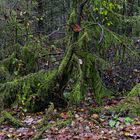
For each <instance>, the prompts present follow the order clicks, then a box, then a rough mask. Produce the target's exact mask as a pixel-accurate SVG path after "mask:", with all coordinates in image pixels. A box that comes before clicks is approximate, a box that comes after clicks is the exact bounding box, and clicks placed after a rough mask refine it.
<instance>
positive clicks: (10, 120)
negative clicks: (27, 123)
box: [1, 111, 23, 127]
mask: <svg viewBox="0 0 140 140" xmlns="http://www.w3.org/2000/svg"><path fill="white" fill-rule="evenodd" d="M2 115H3V117H2V120H1V123H3V122H5V121H6V122H7V123H10V124H11V125H13V126H15V127H22V126H23V124H22V123H21V122H20V121H19V120H18V119H17V118H14V117H13V116H12V115H11V114H10V113H8V112H6V111H3V112H2Z"/></svg>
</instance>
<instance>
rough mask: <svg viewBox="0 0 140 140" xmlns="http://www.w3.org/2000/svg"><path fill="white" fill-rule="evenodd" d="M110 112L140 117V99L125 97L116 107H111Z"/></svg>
mask: <svg viewBox="0 0 140 140" xmlns="http://www.w3.org/2000/svg"><path fill="white" fill-rule="evenodd" d="M109 110H110V111H113V112H114V111H115V112H123V113H125V112H126V113H128V115H130V116H139V115H140V99H139V98H138V97H137V96H134V97H126V98H125V99H124V100H122V101H121V102H120V103H119V104H118V105H115V106H114V107H111V108H110V109H109Z"/></svg>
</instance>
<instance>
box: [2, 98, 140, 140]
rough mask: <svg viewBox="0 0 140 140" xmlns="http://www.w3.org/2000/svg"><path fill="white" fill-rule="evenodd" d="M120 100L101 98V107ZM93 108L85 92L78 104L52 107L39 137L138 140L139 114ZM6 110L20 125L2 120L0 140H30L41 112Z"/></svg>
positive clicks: (40, 117) (79, 139) (84, 139)
mask: <svg viewBox="0 0 140 140" xmlns="http://www.w3.org/2000/svg"><path fill="white" fill-rule="evenodd" d="M121 100H122V98H120V97H118V98H112V99H109V98H105V99H104V105H103V107H102V108H104V109H105V110H106V109H108V108H109V107H110V106H114V105H116V104H118V103H119V102H120V101H121ZM96 107H97V105H96V103H95V101H94V100H93V99H92V97H91V95H89V96H88V97H86V98H85V100H84V101H83V102H82V103H81V104H80V105H79V106H72V107H69V108H68V109H59V110H55V114H57V115H56V116H51V119H50V120H49V123H48V124H49V126H50V127H48V129H46V130H45V131H44V133H43V134H42V135H41V136H42V138H41V140H110V139H111V140H128V139H130V140H131V139H132V140H135V139H137V140H138V139H139V140H140V118H139V117H134V116H133V117H128V116H127V115H126V114H125V115H124V114H113V113H109V112H107V111H102V112H100V111H99V110H100V109H99V108H98V109H97V108H96ZM7 111H8V112H9V111H10V112H12V114H14V115H13V116H15V117H17V118H18V119H20V121H21V122H22V123H23V126H22V127H20V128H15V127H13V126H12V125H10V124H8V123H4V124H3V125H1V126H0V140H30V139H32V138H33V137H34V136H35V135H36V133H37V132H38V130H37V126H38V124H39V123H40V122H41V121H42V119H43V116H44V112H38V113H23V112H22V111H20V108H18V109H9V110H7ZM58 122H60V123H58ZM62 122H63V123H62Z"/></svg>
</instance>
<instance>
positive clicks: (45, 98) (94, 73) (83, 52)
mask: <svg viewBox="0 0 140 140" xmlns="http://www.w3.org/2000/svg"><path fill="white" fill-rule="evenodd" d="M88 2H89V1H88V0H83V1H82V0H79V1H75V0H74V1H73V2H72V3H73V5H72V6H73V9H72V12H71V14H70V16H69V20H68V37H67V42H68V43H67V44H65V45H66V46H67V49H66V53H65V56H64V58H63V60H62V61H61V63H60V65H59V67H58V68H57V69H54V70H51V71H49V72H46V71H38V70H36V56H34V53H33V51H32V49H29V50H28V47H27V46H26V47H25V48H23V49H21V50H20V51H19V53H20V55H19V54H18V53H16V56H14V58H16V59H15V60H16V62H15V61H14V63H17V64H18V68H16V72H19V73H20V72H22V69H19V61H18V60H17V58H20V56H22V57H21V58H22V63H23V65H25V66H26V67H27V70H25V73H24V74H23V75H20V76H14V77H13V78H12V79H11V80H9V81H8V80H6V81H5V82H3V83H1V84H0V104H1V106H3V107H8V106H10V105H12V104H13V103H21V104H22V105H23V106H24V107H25V108H26V109H27V110H28V111H40V110H41V109H45V108H46V107H47V106H48V105H49V103H50V102H53V103H54V105H55V106H66V104H67V100H68V101H72V102H76V103H77V102H79V101H80V100H81V99H83V98H84V96H85V95H86V93H87V92H88V88H91V89H92V92H93V94H94V97H95V98H96V101H97V103H99V104H101V103H102V97H103V96H108V95H109V94H110V93H111V92H110V91H109V90H108V89H106V87H105V85H104V83H103V81H102V79H101V77H100V74H99V72H98V68H99V67H100V68H102V67H105V66H106V64H107V63H106V62H105V61H104V59H102V57H100V55H99V54H100V51H101V49H103V50H104V48H103V47H104V46H110V45H111V44H113V43H114V44H125V43H126V44H127V42H128V39H127V38H125V37H122V36H120V35H117V34H115V33H114V32H112V31H110V30H108V29H106V27H105V26H103V25H102V26H101V25H100V24H99V23H97V22H96V21H95V20H94V18H93V16H92V13H91V11H90V9H89V7H88V4H89V3H88ZM84 12H85V14H87V13H88V15H89V16H87V19H85V20H83V18H81V17H82V16H83V13H84ZM98 39H99V41H98ZM91 46H92V47H94V49H97V47H98V48H99V50H100V51H99V52H97V53H94V52H91V51H90V49H91ZM31 48H32V47H31ZM36 52H37V51H36ZM30 54H31V55H30ZM18 55H19V56H18ZM30 57H31V59H30ZM14 58H13V56H12V58H11V59H12V61H13V59H14ZM11 59H10V60H11ZM7 62H8V61H7ZM4 64H6V63H4ZM4 64H3V66H4ZM8 67H9V65H8ZM12 67H14V65H12ZM23 67H24V66H23ZM23 67H22V68H23ZM14 69H15V67H14ZM32 69H33V70H32ZM9 72H10V71H9ZM12 74H13V73H12ZM12 74H11V75H12ZM69 84H72V86H71V87H72V89H71V91H70V93H69V97H68V98H67V99H66V98H65V91H66V89H67V87H68V86H69Z"/></svg>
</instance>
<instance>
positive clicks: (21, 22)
mask: <svg viewBox="0 0 140 140" xmlns="http://www.w3.org/2000/svg"><path fill="white" fill-rule="evenodd" d="M139 14H140V0H119V1H118V0H0V29H1V32H0V110H1V112H2V113H1V114H3V116H4V117H2V118H3V119H2V120H3V121H2V123H3V122H4V120H5V118H6V120H7V119H8V120H11V122H12V123H13V122H14V124H16V125H18V126H21V124H20V123H15V118H14V117H13V116H12V115H10V114H8V112H5V111H4V110H6V109H7V108H8V109H9V108H10V109H11V108H15V106H16V107H17V108H20V110H21V112H24V113H25V112H40V111H44V110H45V109H46V108H48V106H50V107H49V108H48V110H47V112H46V115H45V116H48V118H49V115H48V114H49V113H50V110H51V109H52V110H54V108H65V109H66V108H69V107H71V106H75V105H76V106H79V105H80V104H81V103H82V102H83V101H84V99H85V98H86V97H87V96H89V94H90V97H91V99H92V100H94V103H95V104H96V106H98V108H102V109H101V110H104V108H103V106H104V105H105V102H104V100H105V99H106V98H107V99H109V100H110V99H113V98H118V97H119V98H122V100H121V101H120V102H119V103H118V104H117V105H116V106H113V107H111V108H110V109H109V111H111V112H112V110H113V111H115V112H123V113H124V112H125V113H126V114H129V115H132V114H133V115H134V114H135V115H136V116H138V115H139V114H140V98H139V91H140V85H139V82H140V65H139V60H140V59H139V54H140V52H139V50H140V38H139V36H140V28H139V26H140V15H139ZM52 110H51V111H52ZM51 113H52V112H51ZM51 113H50V114H51ZM135 115H134V116H135ZM48 118H46V117H45V119H44V120H46V121H48V120H49V119H50V118H49V119H48ZM0 124H1V121H0ZM43 125H45V124H44V122H43ZM43 125H42V126H43ZM62 125H64V124H62ZM114 126H115V125H114ZM47 127H48V126H47ZM46 129H47V128H46V127H45V129H43V130H42V131H41V133H40V134H39V136H38V135H37V137H40V136H41V134H42V133H44V131H45V130H46Z"/></svg>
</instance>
